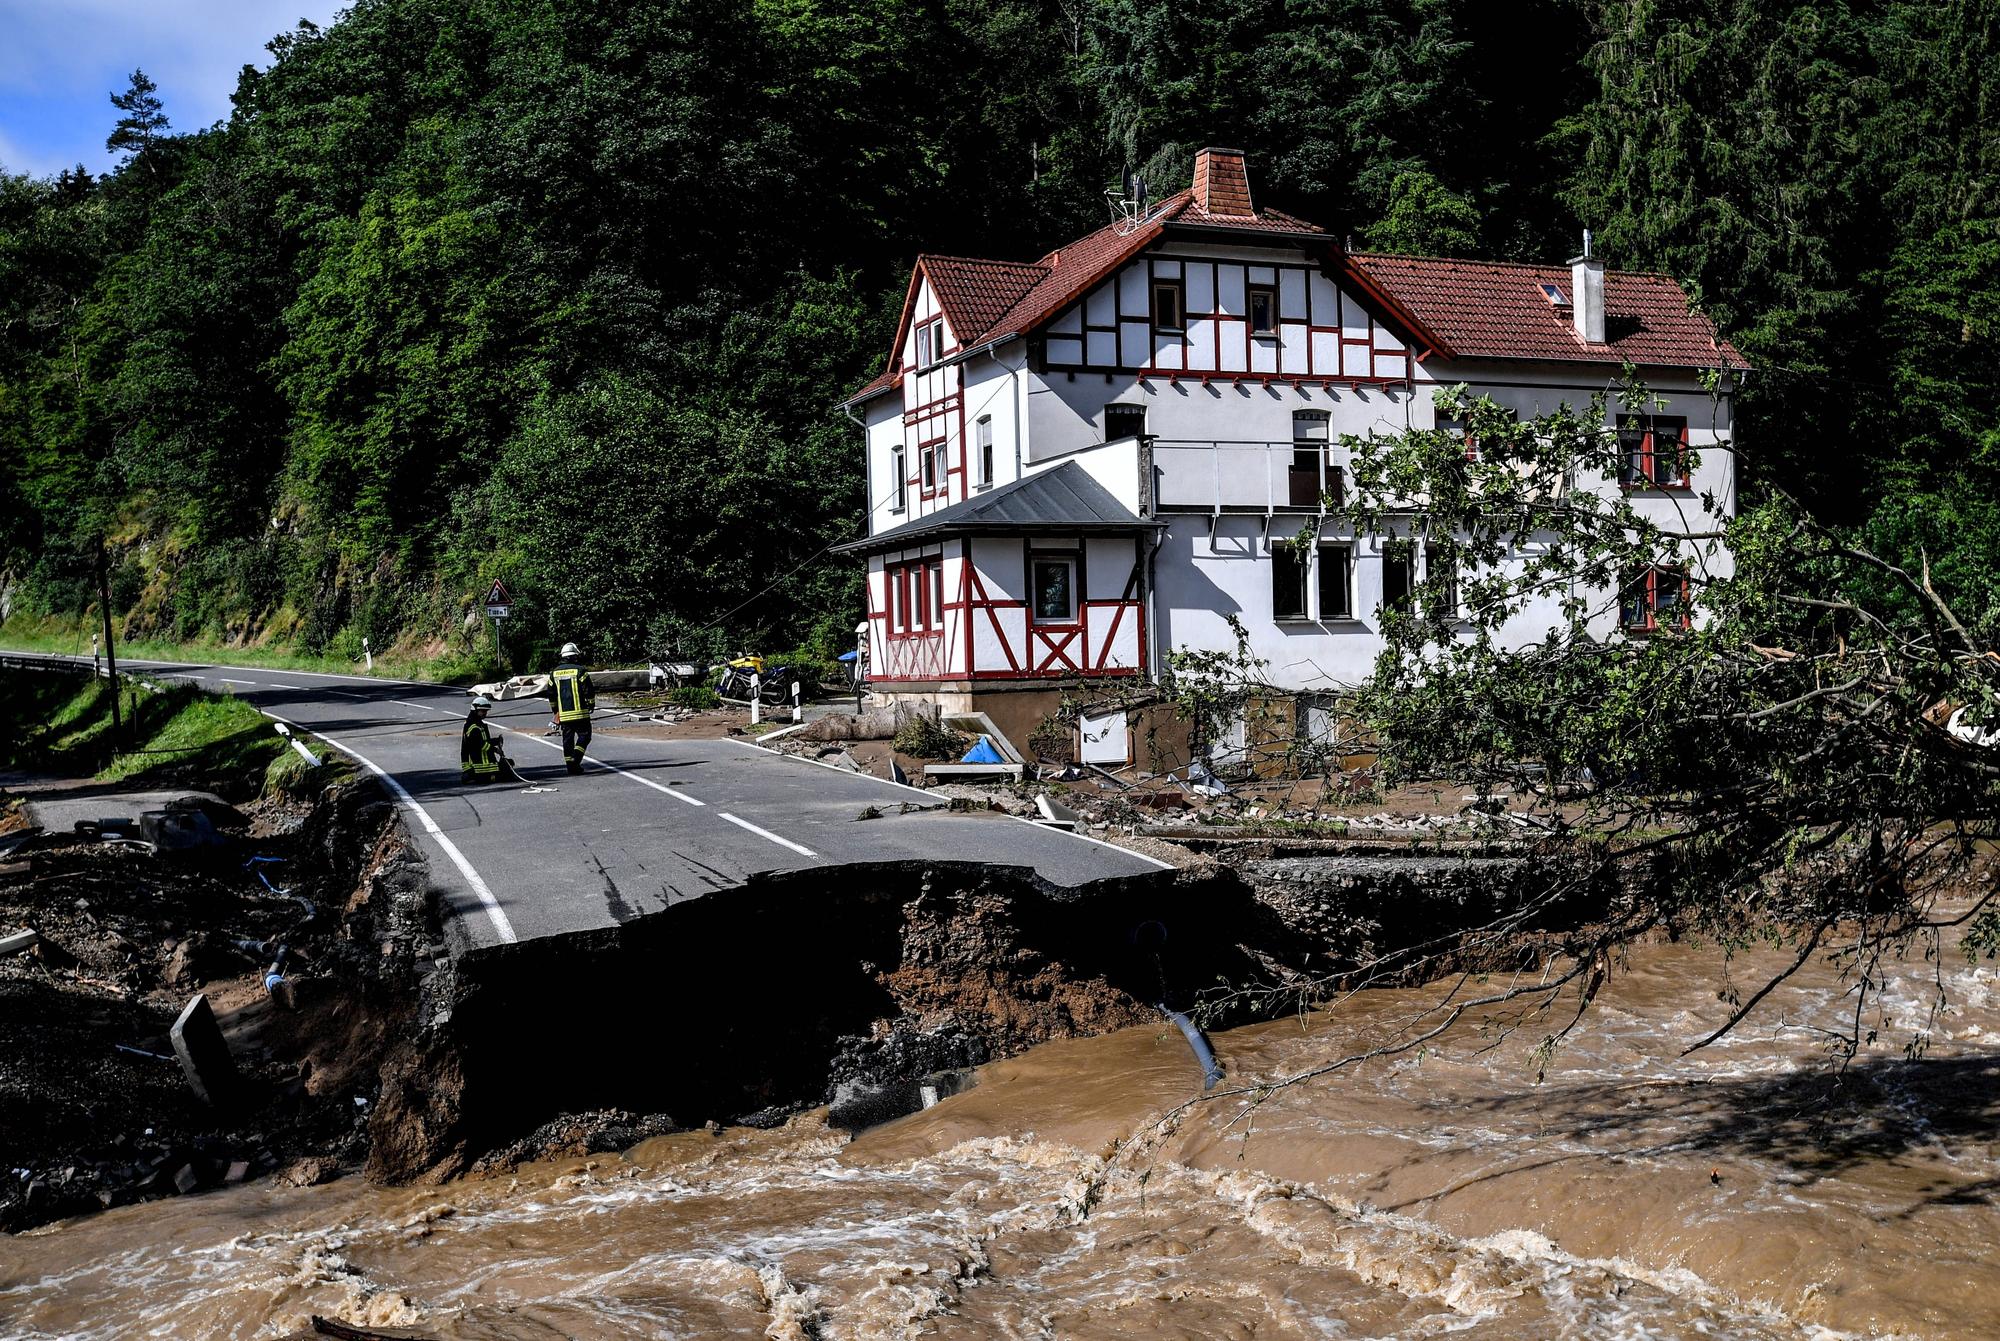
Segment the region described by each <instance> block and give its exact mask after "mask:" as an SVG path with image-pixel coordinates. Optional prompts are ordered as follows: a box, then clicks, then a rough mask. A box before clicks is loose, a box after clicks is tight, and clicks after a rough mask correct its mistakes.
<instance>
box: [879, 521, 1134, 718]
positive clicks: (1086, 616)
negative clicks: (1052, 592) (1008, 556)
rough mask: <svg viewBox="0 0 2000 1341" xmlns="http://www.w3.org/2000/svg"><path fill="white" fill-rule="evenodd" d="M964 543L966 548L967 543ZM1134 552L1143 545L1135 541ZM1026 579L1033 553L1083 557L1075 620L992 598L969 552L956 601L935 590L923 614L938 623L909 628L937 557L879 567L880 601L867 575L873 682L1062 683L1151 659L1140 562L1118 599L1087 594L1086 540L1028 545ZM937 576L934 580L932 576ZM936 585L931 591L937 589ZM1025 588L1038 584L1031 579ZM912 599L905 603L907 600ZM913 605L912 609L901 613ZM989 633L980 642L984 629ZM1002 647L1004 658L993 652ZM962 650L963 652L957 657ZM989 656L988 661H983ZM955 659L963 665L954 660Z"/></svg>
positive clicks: (1130, 668)
mask: <svg viewBox="0 0 2000 1341" xmlns="http://www.w3.org/2000/svg"><path fill="white" fill-rule="evenodd" d="M966 548H967V549H968V550H969V549H970V545H969V544H968V545H967V546H966ZM1134 549H1135V552H1136V549H1137V546H1136V544H1135V546H1134ZM1022 551H1023V553H1022V580H1023V582H1024V583H1026V582H1028V581H1029V578H1030V574H1031V568H1030V565H1031V564H1032V563H1033V561H1034V559H1035V558H1038V557H1042V558H1045V557H1048V556H1049V555H1050V554H1054V553H1059V554H1060V555H1061V557H1064V558H1070V559H1073V560H1074V561H1075V563H1076V577H1075V581H1076V591H1077V593H1078V599H1077V603H1076V617H1075V618H1074V619H1071V620H1067V621H1064V622H1062V623H1049V622H1037V621H1036V620H1035V619H1034V618H1033V617H1032V614H1031V612H1030V609H1029V604H1028V602H1027V601H1026V600H1019V599H1015V598H1013V597H1009V596H1007V595H1005V594H1002V595H998V596H996V595H994V594H993V593H992V592H991V591H990V590H989V589H988V586H987V582H986V579H985V578H983V577H982V576H981V575H980V573H979V569H978V567H977V565H976V564H975V563H974V562H973V560H972V558H971V556H970V554H969V553H968V554H966V555H965V556H964V557H963V558H960V557H959V556H957V555H950V556H948V557H951V558H954V559H958V581H957V583H956V590H955V591H953V592H952V593H951V599H949V600H946V601H944V602H943V603H942V604H939V603H937V601H936V599H935V595H933V596H932V597H931V599H930V603H929V604H928V605H927V606H926V607H925V609H924V611H923V613H924V614H925V615H926V616H927V617H928V618H929V619H930V620H931V621H932V622H933V624H934V626H933V627H923V628H914V627H910V625H911V624H912V623H913V622H914V621H915V618H916V615H917V613H918V610H917V605H916V599H917V598H916V596H915V591H916V585H917V584H918V583H920V582H923V581H924V578H923V577H921V576H919V575H920V574H924V573H927V572H935V571H937V565H938V564H939V563H940V560H939V559H938V558H937V557H926V558H922V559H911V560H896V561H893V562H887V563H884V564H883V566H882V568H881V570H880V571H881V573H882V585H881V587H880V588H879V590H880V592H881V593H882V602H881V604H880V605H879V606H878V605H876V604H875V603H874V602H875V595H874V593H876V592H877V590H878V588H877V587H876V585H875V583H873V582H870V584H869V591H870V601H871V604H870V608H869V611H868V619H869V623H870V625H871V626H872V628H873V629H874V635H875V647H876V656H875V658H874V662H873V665H872V668H871V670H870V672H869V677H868V678H869V679H870V680H871V681H874V682H878V683H883V684H894V683H898V682H911V681H939V680H975V681H981V682H991V681H996V680H1058V679H1075V678H1096V677H1108V676H1118V675H1138V674H1141V673H1143V671H1144V669H1145V666H1146V621H1145V611H1144V609H1143V607H1142V604H1141V602H1140V600H1139V568H1138V564H1137V562H1136V561H1135V562H1134V564H1133V566H1132V570H1131V572H1130V573H1129V574H1128V575H1127V577H1126V581H1125V586H1124V590H1123V591H1122V592H1121V593H1120V594H1119V595H1118V597H1117V598H1116V599H1099V600H1091V599H1088V598H1087V597H1086V596H1084V593H1085V592H1086V591H1087V590H1088V588H1087V586H1086V585H1085V583H1086V580H1087V575H1086V573H1085V571H1084V562H1085V559H1084V554H1085V551H1084V549H1083V548H1082V547H1079V548H1076V549H1069V550H1062V551H1041V550H1030V548H1029V546H1028V545H1027V544H1026V543H1025V542H1022ZM932 580H935V579H932ZM935 590H936V589H935V588H932V591H933V592H935ZM1023 590H1032V588H1031V587H1028V586H1024V587H1023ZM905 602H908V604H907V605H906V604H905ZM905 610H907V611H908V612H909V613H908V614H907V615H906V614H904V613H903V612H904V611H905ZM1128 629H1129V630H1130V631H1131V632H1132V635H1133V639H1132V646H1133V647H1134V649H1135V651H1134V652H1133V653H1132V654H1131V655H1130V657H1129V660H1128V658H1125V657H1120V656H1119V655H1118V646H1119V635H1120V634H1121V633H1122V632H1124V631H1126V630H1128ZM986 633H990V634H991V639H990V641H988V642H986V643H984V644H982V642H981V635H983V634H986ZM995 649H997V657H995V656H994V655H993V653H994V651H995ZM954 651H957V652H960V653H961V654H962V657H955V656H953V655H952V653H953V652H954ZM982 653H984V654H985V655H987V656H988V657H989V660H990V664H988V663H982V662H980V661H979V660H978V659H977V658H978V657H979V656H980V655H982ZM954 663H956V664H954Z"/></svg>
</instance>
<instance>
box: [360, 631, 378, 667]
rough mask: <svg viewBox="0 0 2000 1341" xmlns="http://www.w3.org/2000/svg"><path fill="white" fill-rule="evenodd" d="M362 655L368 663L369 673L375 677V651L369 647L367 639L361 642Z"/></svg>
mask: <svg viewBox="0 0 2000 1341" xmlns="http://www.w3.org/2000/svg"><path fill="white" fill-rule="evenodd" d="M361 655H362V657H363V658H364V659H365V660H366V661H367V662H368V673H369V674H370V675H373V674H374V673H375V651H374V649H373V648H371V647H369V646H368V640H367V639H366V638H363V639H362V640H361Z"/></svg>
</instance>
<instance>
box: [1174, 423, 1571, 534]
mask: <svg viewBox="0 0 2000 1341" xmlns="http://www.w3.org/2000/svg"><path fill="white" fill-rule="evenodd" d="M1347 462H1348V452H1347V451H1346V449H1345V448H1341V447H1333V448H1328V447H1327V446H1326V445H1325V444H1323V443H1311V442H1303V443H1294V442H1231V441H1227V440H1220V441H1218V440H1206V441H1203V440H1196V439H1189V438H1156V439H1154V441H1153V501H1154V505H1155V506H1156V507H1160V508H1166V509H1170V510H1173V509H1177V510H1181V511H1187V510H1191V509H1199V510H1201V511H1203V512H1261V513H1266V514H1269V513H1274V512H1306V513H1318V514H1321V515H1325V513H1326V511H1327V509H1328V507H1330V506H1334V507H1337V506H1339V505H1340V504H1341V503H1342V502H1344V501H1345V500H1346V497H1347V491H1348V485H1349V483H1350V480H1349V476H1348V473H1347ZM1571 487H1572V485H1571V482H1570V480H1569V479H1568V477H1567V476H1564V477H1563V478H1561V479H1560V480H1558V482H1557V484H1556V488H1555V498H1556V499H1561V498H1563V497H1565V496H1566V495H1567V494H1568V493H1569V491H1570V489H1571ZM1391 506H1392V507H1393V508H1396V509H1406V510H1412V511H1421V510H1422V509H1423V508H1424V507H1425V506H1426V502H1425V500H1424V498H1423V497H1421V496H1419V497H1414V498H1406V499H1402V500H1400V501H1397V502H1395V503H1393V504H1392V505H1391Z"/></svg>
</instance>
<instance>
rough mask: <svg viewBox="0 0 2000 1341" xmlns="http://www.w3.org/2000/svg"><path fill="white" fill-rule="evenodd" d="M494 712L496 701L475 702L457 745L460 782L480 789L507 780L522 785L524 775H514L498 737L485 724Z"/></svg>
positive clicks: (484, 699)
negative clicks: (489, 714) (489, 713)
mask: <svg viewBox="0 0 2000 1341" xmlns="http://www.w3.org/2000/svg"><path fill="white" fill-rule="evenodd" d="M492 709H493V700H492V699H490V698H488V697H486V695H484V694H481V695H480V696H479V697H478V698H475V699H473V700H472V709H471V711H469V712H467V713H466V714H465V729H464V731H463V732H461V733H460V735H459V741H458V780H459V781H460V782H469V783H473V784H475V785H477V786H484V785H486V784H487V783H489V782H499V781H500V780H501V779H503V778H504V779H506V780H508V781H510V782H519V781H520V780H521V775H520V774H518V773H516V772H515V771H514V765H513V764H512V763H510V762H509V761H508V759H507V756H506V754H505V753H504V752H502V750H501V749H500V736H499V733H497V732H496V731H494V729H493V728H492V727H491V726H488V725H487V723H486V714H487V713H488V712H490V711H492Z"/></svg>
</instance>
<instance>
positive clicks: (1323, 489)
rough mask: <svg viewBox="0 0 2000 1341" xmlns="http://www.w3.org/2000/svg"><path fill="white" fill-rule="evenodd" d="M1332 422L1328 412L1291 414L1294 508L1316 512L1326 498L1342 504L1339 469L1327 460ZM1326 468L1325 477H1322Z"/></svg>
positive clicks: (1290, 491) (1299, 411)
mask: <svg viewBox="0 0 2000 1341" xmlns="http://www.w3.org/2000/svg"><path fill="white" fill-rule="evenodd" d="M1330 422H1331V421H1330V420H1329V418H1328V416H1327V412H1326V411H1325V410H1295V411H1293V412H1292V468H1291V471H1290V474H1289V481H1288V483H1289V489H1288V493H1289V501H1290V503H1291V505H1292V506H1293V507H1295V508H1317V507H1319V506H1320V503H1321V499H1322V497H1323V496H1324V495H1327V494H1331V495H1332V496H1333V502H1334V503H1335V504H1336V505H1337V504H1339V502H1340V501H1341V494H1342V489H1341V477H1340V469H1339V467H1337V466H1334V465H1333V464H1332V463H1331V462H1329V461H1328V460H1327V435H1328V432H1329V430H1330ZM1322 467H1324V474H1322V473H1321V472H1322Z"/></svg>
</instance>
